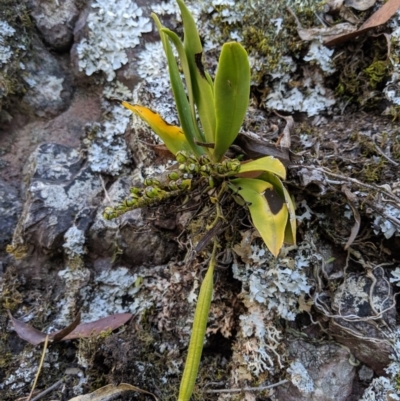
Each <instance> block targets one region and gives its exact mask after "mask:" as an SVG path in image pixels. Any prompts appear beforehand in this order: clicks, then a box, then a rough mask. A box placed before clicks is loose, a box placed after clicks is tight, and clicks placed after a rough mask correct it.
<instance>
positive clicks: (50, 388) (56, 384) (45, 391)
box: [31, 379, 65, 401]
mask: <svg viewBox="0 0 400 401" xmlns="http://www.w3.org/2000/svg"><path fill="white" fill-rule="evenodd" d="M64 380H65V379H61V380H59V381H57V382H55V383H54V384H52V385H51V386H50V387H49V388H46V390H44V391H42V392H41V393H40V394H38V395H37V396H36V397H34V398H32V399H31V401H39V400H40V399H41V398H43V397H44V396H45V395H47V394H49V393H50V392H52V391H53V390H55V389H56V388H57V387H58V386H60V385H61V384H63V383H64Z"/></svg>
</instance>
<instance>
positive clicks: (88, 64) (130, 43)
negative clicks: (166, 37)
mask: <svg viewBox="0 0 400 401" xmlns="http://www.w3.org/2000/svg"><path fill="white" fill-rule="evenodd" d="M87 27H88V36H87V38H84V39H82V40H81V41H80V43H79V44H78V45H77V53H78V57H79V68H80V69H81V70H84V71H85V73H86V74H87V75H92V74H93V73H95V72H98V71H103V72H104V73H105V74H106V78H107V80H108V81H112V80H113V79H114V78H115V70H117V69H119V68H120V67H121V66H122V65H124V64H126V63H127V62H128V56H127V53H126V50H127V49H129V48H134V47H136V46H137V45H138V44H139V43H140V39H139V38H140V36H141V35H142V33H146V32H151V30H152V25H151V22H150V19H149V17H147V16H143V10H142V9H141V8H140V7H139V6H138V5H137V4H136V2H134V1H132V0H128V1H125V0H117V1H115V2H111V3H110V2H109V1H107V0H97V1H96V2H94V3H93V4H92V5H91V10H90V12H89V15H88V17H87Z"/></svg>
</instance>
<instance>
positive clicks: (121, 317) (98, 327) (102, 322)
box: [63, 313, 132, 340]
mask: <svg viewBox="0 0 400 401" xmlns="http://www.w3.org/2000/svg"><path fill="white" fill-rule="evenodd" d="M131 317H132V313H118V314H116V315H110V316H107V317H104V318H102V319H99V320H96V321H94V322H90V323H82V324H80V325H79V326H78V327H77V328H76V329H75V330H74V331H72V332H71V333H70V334H68V335H67V336H65V337H64V338H63V340H73V339H75V338H80V337H83V338H86V337H90V336H97V335H99V334H100V333H101V332H102V331H106V330H115V329H118V327H121V326H123V325H124V324H125V323H126V322H127V321H128V320H129V319H130V318H131Z"/></svg>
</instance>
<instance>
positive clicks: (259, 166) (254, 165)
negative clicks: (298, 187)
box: [239, 156, 286, 180]
mask: <svg viewBox="0 0 400 401" xmlns="http://www.w3.org/2000/svg"><path fill="white" fill-rule="evenodd" d="M250 171H260V172H262V171H266V172H269V173H273V174H276V175H277V176H278V177H280V178H282V179H283V180H285V179H286V168H285V166H284V165H283V164H282V162H281V161H280V160H279V159H276V158H275V157H273V156H266V157H261V158H260V159H257V160H252V161H250V162H248V163H242V164H241V165H240V170H239V173H247V172H250Z"/></svg>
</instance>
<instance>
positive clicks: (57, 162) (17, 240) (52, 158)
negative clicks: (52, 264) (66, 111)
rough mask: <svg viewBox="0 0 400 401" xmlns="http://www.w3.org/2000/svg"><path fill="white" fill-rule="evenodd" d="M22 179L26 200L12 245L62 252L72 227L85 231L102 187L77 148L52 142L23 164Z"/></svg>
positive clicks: (43, 146)
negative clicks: (67, 233) (65, 238)
mask: <svg viewBox="0 0 400 401" xmlns="http://www.w3.org/2000/svg"><path fill="white" fill-rule="evenodd" d="M24 181H25V182H27V183H28V185H27V189H26V201H25V204H24V208H23V213H22V216H21V218H20V220H19V222H18V226H17V229H16V232H15V235H14V241H13V246H14V247H18V246H21V245H23V244H24V245H33V246H36V247H40V248H43V249H44V250H50V251H57V250H60V251H61V250H62V248H61V246H62V244H63V241H64V234H65V233H66V231H67V230H68V229H69V228H70V227H71V226H73V225H75V226H76V227H77V228H78V229H79V230H82V231H84V232H85V231H86V230H87V228H88V226H89V225H90V223H91V222H92V219H93V214H94V212H95V210H96V208H97V199H96V198H97V197H98V196H99V195H100V194H101V193H102V191H103V189H102V186H101V182H100V179H99V177H98V175H95V174H94V173H92V172H91V171H90V169H89V168H88V167H87V165H86V163H85V159H84V158H83V157H82V156H81V154H80V153H79V152H78V151H77V150H75V149H72V148H69V147H67V146H63V145H58V144H52V143H48V144H43V145H41V146H39V147H38V148H37V149H36V151H35V152H34V153H33V154H32V155H31V156H30V158H29V160H28V162H27V165H26V166H25V178H24Z"/></svg>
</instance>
